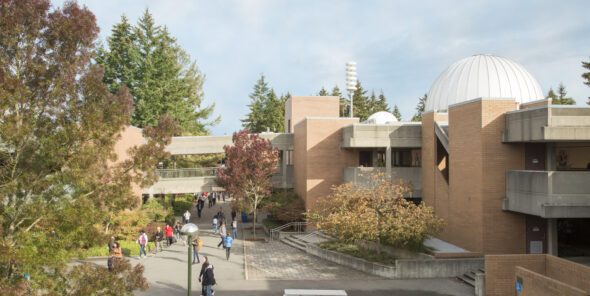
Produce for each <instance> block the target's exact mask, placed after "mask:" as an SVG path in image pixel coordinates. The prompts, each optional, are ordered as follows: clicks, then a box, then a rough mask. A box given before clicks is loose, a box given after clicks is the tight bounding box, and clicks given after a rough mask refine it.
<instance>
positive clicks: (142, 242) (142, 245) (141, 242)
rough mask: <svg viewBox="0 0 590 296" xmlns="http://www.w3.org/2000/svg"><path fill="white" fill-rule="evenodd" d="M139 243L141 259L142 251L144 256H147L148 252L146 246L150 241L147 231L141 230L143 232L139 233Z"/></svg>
mask: <svg viewBox="0 0 590 296" xmlns="http://www.w3.org/2000/svg"><path fill="white" fill-rule="evenodd" d="M137 243H138V244H139V258H140V259H141V258H142V257H141V253H143V258H145V257H147V253H146V252H145V247H146V246H147V243H148V237H147V234H145V231H143V230H142V231H141V234H139V237H138V238H137Z"/></svg>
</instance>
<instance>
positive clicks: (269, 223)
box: [262, 217, 283, 231]
mask: <svg viewBox="0 0 590 296" xmlns="http://www.w3.org/2000/svg"><path fill="white" fill-rule="evenodd" d="M262 224H264V226H266V229H268V230H269V231H270V230H271V229H273V228H277V227H279V226H281V225H283V224H281V222H280V221H277V220H275V219H273V218H270V217H268V218H266V219H264V220H262Z"/></svg>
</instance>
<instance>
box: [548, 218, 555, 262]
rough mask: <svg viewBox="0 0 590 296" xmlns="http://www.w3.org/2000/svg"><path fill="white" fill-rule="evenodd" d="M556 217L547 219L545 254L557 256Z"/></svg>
mask: <svg viewBox="0 0 590 296" xmlns="http://www.w3.org/2000/svg"><path fill="white" fill-rule="evenodd" d="M557 251H558V250H557V219H555V218H550V219H547V254H550V255H553V256H557V254H558V252H557Z"/></svg>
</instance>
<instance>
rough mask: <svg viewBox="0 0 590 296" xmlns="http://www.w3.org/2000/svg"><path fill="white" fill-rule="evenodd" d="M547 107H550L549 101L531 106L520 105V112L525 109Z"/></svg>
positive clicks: (542, 101) (541, 101)
mask: <svg viewBox="0 0 590 296" xmlns="http://www.w3.org/2000/svg"><path fill="white" fill-rule="evenodd" d="M547 105H551V100H539V101H538V102H536V103H533V104H526V105H520V110H522V109H527V108H534V107H540V106H547Z"/></svg>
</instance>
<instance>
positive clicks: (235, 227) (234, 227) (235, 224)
mask: <svg viewBox="0 0 590 296" xmlns="http://www.w3.org/2000/svg"><path fill="white" fill-rule="evenodd" d="M231 231H232V234H233V238H234V239H237V238H238V221H237V220H236V219H233V220H232V221H231Z"/></svg>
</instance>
